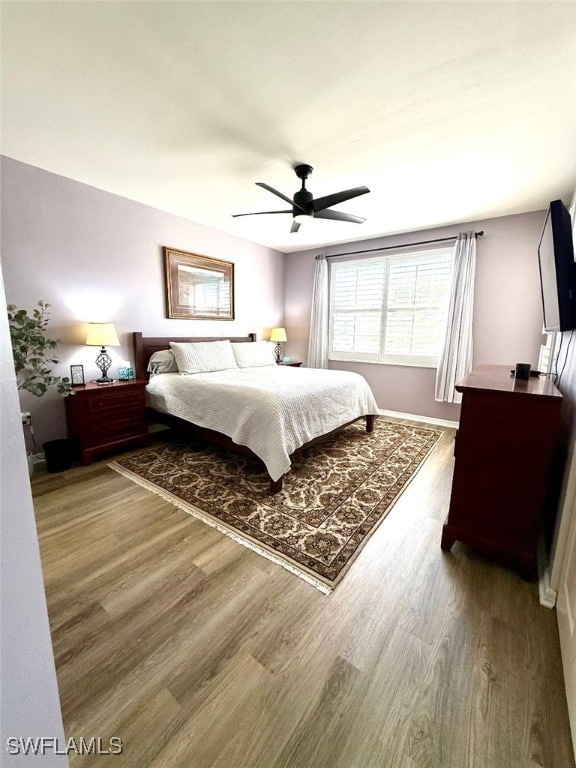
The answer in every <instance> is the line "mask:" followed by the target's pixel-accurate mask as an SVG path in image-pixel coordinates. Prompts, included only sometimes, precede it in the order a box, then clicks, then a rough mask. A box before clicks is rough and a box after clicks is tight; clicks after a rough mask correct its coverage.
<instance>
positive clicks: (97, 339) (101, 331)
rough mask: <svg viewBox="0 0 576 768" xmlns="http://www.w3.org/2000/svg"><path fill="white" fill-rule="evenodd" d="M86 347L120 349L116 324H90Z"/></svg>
mask: <svg viewBox="0 0 576 768" xmlns="http://www.w3.org/2000/svg"><path fill="white" fill-rule="evenodd" d="M86 345H87V346H89V347H119V346H120V342H119V341H118V334H117V333H116V328H114V323H88V336H87V337H86Z"/></svg>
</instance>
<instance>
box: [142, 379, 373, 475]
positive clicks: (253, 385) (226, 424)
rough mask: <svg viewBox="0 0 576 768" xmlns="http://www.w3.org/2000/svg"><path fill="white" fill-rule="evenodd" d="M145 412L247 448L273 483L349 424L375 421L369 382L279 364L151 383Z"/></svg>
mask: <svg viewBox="0 0 576 768" xmlns="http://www.w3.org/2000/svg"><path fill="white" fill-rule="evenodd" d="M146 390H147V391H146V399H147V402H148V405H149V406H150V407H151V408H154V409H155V410H157V411H163V412H164V413H170V414H172V415H174V416H178V417H179V418H181V419H185V420H186V421H190V422H192V423H194V424H197V425H199V426H201V427H207V428H208V429H214V430H216V431H217V432H223V433H224V434H225V435H228V436H229V437H231V438H232V440H234V442H235V443H237V444H238V445H246V446H248V448H250V450H251V451H253V452H254V453H255V454H256V455H257V456H258V457H259V458H260V459H262V461H263V462H264V464H265V465H266V469H267V470H268V473H269V474H270V477H271V478H272V480H278V479H279V478H280V477H282V475H283V474H285V473H286V472H287V471H288V470H289V469H290V454H291V453H293V452H294V451H295V450H296V449H297V448H299V447H300V446H302V445H304V443H306V442H308V441H309V440H312V439H314V438H315V437H318V436H319V435H324V434H326V433H328V432H330V431H331V430H333V429H336V428H337V427H340V426H342V424H346V422H348V421H352V420H353V419H357V418H358V417H360V416H364V415H367V414H377V413H378V406H377V405H376V401H375V399H374V395H373V394H372V390H371V389H370V387H369V386H368V383H367V382H366V380H365V379H364V378H363V377H362V376H360V375H359V374H357V373H352V372H350V371H327V370H318V369H315V368H293V367H289V366H282V365H272V366H263V367H261V368H238V369H233V370H226V371H217V372H214V373H195V374H192V375H190V376H182V375H181V374H179V373H165V374H162V375H159V376H154V377H152V379H151V380H150V383H149V384H148V386H147V388H146Z"/></svg>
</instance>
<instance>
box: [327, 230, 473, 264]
mask: <svg viewBox="0 0 576 768" xmlns="http://www.w3.org/2000/svg"><path fill="white" fill-rule="evenodd" d="M483 234H484V230H483V229H482V230H480V232H474V237H475V238H478V237H482V235H483ZM457 239H458V235H452V236H451V237H438V238H436V240H419V241H418V242H417V243H403V244H402V245H386V246H384V247H383V248H368V249H366V250H365V251H347V252H346V253H333V254H332V255H330V256H326V258H327V259H336V258H337V257H338V256H356V254H358V253H373V252H374V251H393V250H395V249H396V248H410V247H411V246H412V245H429V244H430V243H445V242H447V241H448V240H457ZM316 258H318V256H316Z"/></svg>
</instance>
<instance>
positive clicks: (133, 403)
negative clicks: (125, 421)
mask: <svg viewBox="0 0 576 768" xmlns="http://www.w3.org/2000/svg"><path fill="white" fill-rule="evenodd" d="M143 400H144V398H143V395H142V393H141V392H138V391H136V392H114V393H113V394H112V393H111V394H110V395H107V396H105V397H93V398H90V399H89V400H88V403H87V405H88V410H89V412H90V413H97V414H103V413H106V414H108V413H111V412H114V411H122V410H125V409H128V408H132V409H133V410H141V409H142V403H143Z"/></svg>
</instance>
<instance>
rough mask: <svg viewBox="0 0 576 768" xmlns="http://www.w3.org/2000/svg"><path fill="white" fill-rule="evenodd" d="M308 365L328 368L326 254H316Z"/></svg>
mask: <svg viewBox="0 0 576 768" xmlns="http://www.w3.org/2000/svg"><path fill="white" fill-rule="evenodd" d="M308 367H309V368H328V262H327V260H326V256H322V255H320V256H316V267H315V269H314V288H313V290H312V313H311V315H310V341H309V342H308Z"/></svg>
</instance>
